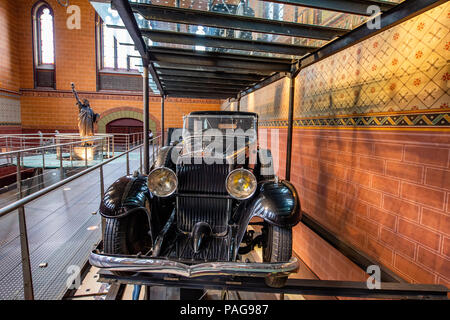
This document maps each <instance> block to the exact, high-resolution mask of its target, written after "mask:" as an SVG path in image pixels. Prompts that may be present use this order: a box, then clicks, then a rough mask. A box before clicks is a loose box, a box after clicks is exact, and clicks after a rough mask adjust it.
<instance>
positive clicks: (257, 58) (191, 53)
mask: <svg viewBox="0 0 450 320" xmlns="http://www.w3.org/2000/svg"><path fill="white" fill-rule="evenodd" d="M151 50H152V53H153V54H177V55H183V56H188V57H208V58H215V59H219V58H221V59H233V60H242V61H251V62H268V63H282V64H291V63H292V61H293V60H294V59H290V58H274V57H267V56H263V55H251V54H237V53H227V52H219V51H201V50H190V49H179V48H169V47H152V48H151Z"/></svg>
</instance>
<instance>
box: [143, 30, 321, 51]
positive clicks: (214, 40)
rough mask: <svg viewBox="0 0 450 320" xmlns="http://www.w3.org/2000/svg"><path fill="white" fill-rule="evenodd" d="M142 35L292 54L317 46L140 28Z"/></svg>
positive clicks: (168, 39)
mask: <svg viewBox="0 0 450 320" xmlns="http://www.w3.org/2000/svg"><path fill="white" fill-rule="evenodd" d="M141 32H142V35H143V36H144V37H147V38H149V39H150V40H152V41H153V42H161V43H175V44H183V45H191V46H205V47H212V48H222V49H233V50H247V51H257V52H269V53H279V54H287V55H293V56H303V55H304V54H306V53H309V52H312V51H314V50H315V49H317V47H308V46H299V45H291V44H284V43H277V42H269V41H256V40H242V39H236V38H235V39H230V38H225V37H219V36H208V35H197V34H193V33H184V32H174V31H162V30H151V29H141Z"/></svg>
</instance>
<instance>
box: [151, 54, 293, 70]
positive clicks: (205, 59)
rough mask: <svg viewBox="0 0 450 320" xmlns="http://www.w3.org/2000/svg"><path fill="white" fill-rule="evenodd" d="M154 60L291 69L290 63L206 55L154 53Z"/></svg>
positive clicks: (188, 63) (229, 66) (248, 67)
mask: <svg viewBox="0 0 450 320" xmlns="http://www.w3.org/2000/svg"><path fill="white" fill-rule="evenodd" d="M154 62H158V63H159V62H163V63H169V64H172V65H173V66H176V65H181V66H183V65H194V66H205V67H220V68H227V69H231V70H234V69H236V68H238V69H245V70H264V71H270V72H286V71H289V70H290V69H291V65H290V64H284V63H268V62H250V61H241V60H234V59H222V58H218V59H217V58H208V57H189V56H182V55H176V54H167V53H156V54H155V60H154Z"/></svg>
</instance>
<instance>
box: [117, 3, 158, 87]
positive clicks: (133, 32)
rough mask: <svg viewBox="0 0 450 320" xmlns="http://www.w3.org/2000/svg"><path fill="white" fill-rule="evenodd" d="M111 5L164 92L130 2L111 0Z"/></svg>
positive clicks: (144, 63) (154, 79)
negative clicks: (150, 60)
mask: <svg viewBox="0 0 450 320" xmlns="http://www.w3.org/2000/svg"><path fill="white" fill-rule="evenodd" d="M111 7H112V8H113V9H115V10H117V12H118V13H119V16H120V18H121V19H122V22H123V24H124V26H125V28H126V29H127V31H128V33H129V35H130V37H131V39H133V42H134V44H135V47H136V50H137V51H138V52H139V54H140V55H141V58H142V60H143V65H146V64H149V71H150V74H151V75H152V78H153V81H154V82H155V83H156V86H157V87H158V90H159V92H161V94H164V90H163V89H162V86H161V83H160V82H159V78H158V75H157V73H156V70H155V67H154V66H153V63H151V62H149V57H151V54H150V53H149V52H148V50H147V46H146V44H145V42H144V39H143V38H142V34H141V32H140V30H139V27H138V25H137V22H136V19H135V17H134V14H133V11H132V10H131V7H130V3H129V2H128V0H111Z"/></svg>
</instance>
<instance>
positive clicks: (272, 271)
mask: <svg viewBox="0 0 450 320" xmlns="http://www.w3.org/2000/svg"><path fill="white" fill-rule="evenodd" d="M89 262H90V264H91V265H92V266H94V267H97V268H100V269H104V270H110V271H125V272H143V273H164V274H173V275H178V276H182V277H188V278H194V277H201V276H208V275H228V276H252V277H267V276H280V277H281V276H287V275H289V274H290V273H292V272H296V271H297V270H298V267H299V263H298V260H297V259H296V258H291V259H290V260H289V261H288V262H274V263H256V262H249V263H245V262H205V263H198V264H194V265H187V264H184V263H181V262H177V261H173V260H169V259H165V258H153V257H152V258H135V257H129V256H116V255H105V254H100V253H96V252H92V253H91V255H90V256H89Z"/></svg>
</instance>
